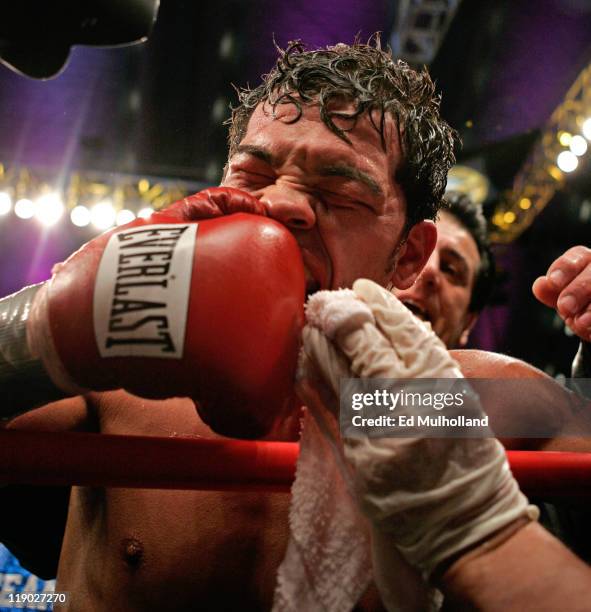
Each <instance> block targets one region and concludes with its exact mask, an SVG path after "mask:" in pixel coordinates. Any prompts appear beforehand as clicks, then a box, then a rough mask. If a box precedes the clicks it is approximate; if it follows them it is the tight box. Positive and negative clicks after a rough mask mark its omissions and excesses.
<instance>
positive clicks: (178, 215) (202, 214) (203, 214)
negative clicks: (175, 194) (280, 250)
mask: <svg viewBox="0 0 591 612" xmlns="http://www.w3.org/2000/svg"><path fill="white" fill-rule="evenodd" d="M237 212H244V213H251V214H253V215H262V216H263V217H266V216H267V209H266V208H265V206H264V205H263V204H262V202H261V201H260V200H257V198H255V197H254V196H252V195H250V194H249V193H246V192H245V191H240V189H234V188H233V187H210V188H209V189H204V190H203V191H200V192H199V193H195V194H193V195H191V196H187V197H186V198H183V199H182V200H178V201H177V202H174V203H172V204H171V205H170V206H168V208H165V209H164V210H163V211H162V212H161V213H154V214H153V215H152V217H151V218H152V219H154V218H157V217H158V216H159V215H160V214H164V215H166V216H167V217H168V218H169V219H177V220H178V221H181V222H185V221H202V220H203V219H214V218H216V217H223V216H224V215H231V214H233V213H237Z"/></svg>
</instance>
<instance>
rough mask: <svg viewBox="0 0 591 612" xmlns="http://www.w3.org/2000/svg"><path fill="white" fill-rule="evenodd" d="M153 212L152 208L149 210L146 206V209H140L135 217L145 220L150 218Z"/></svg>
mask: <svg viewBox="0 0 591 612" xmlns="http://www.w3.org/2000/svg"><path fill="white" fill-rule="evenodd" d="M153 212H154V209H153V208H150V207H149V206H147V207H146V208H142V209H141V210H140V211H139V212H138V214H137V216H138V217H139V218H140V219H147V218H148V217H150V216H151V215H152V213H153Z"/></svg>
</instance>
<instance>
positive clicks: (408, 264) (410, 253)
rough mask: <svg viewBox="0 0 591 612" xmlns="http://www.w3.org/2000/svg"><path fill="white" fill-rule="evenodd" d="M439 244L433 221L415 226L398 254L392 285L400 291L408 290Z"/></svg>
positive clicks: (422, 222) (395, 260)
mask: <svg viewBox="0 0 591 612" xmlns="http://www.w3.org/2000/svg"><path fill="white" fill-rule="evenodd" d="M436 243H437V228H436V227H435V223H433V221H421V222H420V223H417V224H415V225H413V226H412V227H411V228H410V231H409V232H408V236H407V238H406V241H405V242H404V243H403V245H402V247H401V248H400V249H399V250H398V252H397V253H396V256H395V259H394V269H393V271H392V284H393V285H394V287H396V288H398V289H408V288H409V287H410V286H411V285H412V284H413V283H414V282H415V280H416V279H417V277H418V276H419V274H420V273H421V270H422V269H423V268H424V267H425V264H426V263H427V261H428V259H429V257H431V253H432V252H433V249H434V248H435V244H436Z"/></svg>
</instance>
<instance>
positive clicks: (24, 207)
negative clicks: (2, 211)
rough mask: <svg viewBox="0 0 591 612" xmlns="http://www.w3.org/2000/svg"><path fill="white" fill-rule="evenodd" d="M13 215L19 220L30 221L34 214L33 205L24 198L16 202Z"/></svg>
mask: <svg viewBox="0 0 591 612" xmlns="http://www.w3.org/2000/svg"><path fill="white" fill-rule="evenodd" d="M14 214H15V215H16V216H17V217H19V219H30V218H31V217H32V216H33V215H34V214H35V204H33V202H31V200H27V199H26V198H23V199H21V200H18V202H17V203H16V204H15V205H14Z"/></svg>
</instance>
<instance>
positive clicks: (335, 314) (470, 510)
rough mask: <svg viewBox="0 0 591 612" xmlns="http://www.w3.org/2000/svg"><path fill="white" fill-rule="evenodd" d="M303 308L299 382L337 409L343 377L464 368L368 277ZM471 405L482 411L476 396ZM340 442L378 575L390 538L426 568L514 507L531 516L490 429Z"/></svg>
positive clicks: (511, 518) (511, 516) (426, 573)
mask: <svg viewBox="0 0 591 612" xmlns="http://www.w3.org/2000/svg"><path fill="white" fill-rule="evenodd" d="M306 310H307V319H308V325H307V326H306V328H305V329H304V332H303V338H304V358H303V368H302V372H303V374H302V382H301V388H303V389H304V393H305V389H306V387H307V388H308V389H311V388H313V389H315V390H316V393H317V395H316V397H321V398H322V401H323V402H324V403H327V402H328V403H330V404H331V407H332V409H333V410H335V411H336V410H338V401H337V396H338V392H339V379H340V378H343V377H346V378H355V377H358V378H391V379H400V378H457V377H461V373H460V371H459V368H458V365H457V364H456V362H454V360H453V359H452V358H451V356H450V355H449V353H448V351H447V349H446V348H445V346H444V345H443V343H442V342H441V341H440V340H439V338H438V337H437V336H436V335H435V334H434V333H433V332H432V331H431V329H430V326H428V325H425V324H423V323H422V322H420V321H419V320H418V319H416V318H415V317H414V316H413V315H412V313H411V312H410V311H409V310H408V309H407V308H406V307H404V306H403V305H402V304H401V303H400V302H399V301H398V300H397V298H395V297H394V296H393V295H392V294H391V293H389V292H388V291H386V290H385V289H383V288H382V287H380V286H378V285H376V284H375V283H373V282H371V281H368V280H359V281H357V282H356V283H355V284H354V285H353V290H352V291H351V290H340V291H322V292H319V293H316V294H314V295H313V296H312V297H311V298H310V300H309V301H308V304H307V308H306ZM319 379H320V380H321V381H323V382H324V383H325V385H326V386H325V387H324V388H322V386H323V385H322V383H320V384H319V382H318V381H319ZM471 409H472V413H473V414H480V415H483V413H482V411H481V408H480V407H479V405H478V404H476V405H473V406H472V407H471ZM397 413H398V414H399V415H400V414H401V412H400V411H398V409H397ZM408 413H409V414H410V410H409V411H408ZM344 444H345V455H346V457H347V459H348V461H349V462H350V463H351V465H352V466H353V468H354V471H355V478H356V485H357V490H358V499H359V501H360V503H361V507H362V509H363V511H364V512H365V514H366V515H367V516H368V517H369V519H370V520H371V522H372V524H373V526H374V538H375V540H376V541H375V542H374V552H376V551H378V554H379V556H380V557H381V558H380V559H379V560H378V561H379V563H380V565H381V567H380V568H378V573H380V574H382V580H381V582H383V581H384V579H385V581H386V582H387V575H388V559H387V557H388V550H392V549H393V548H394V547H396V549H398V551H400V553H401V554H402V555H403V557H404V558H405V559H406V560H407V561H408V562H409V563H410V565H411V566H413V567H414V568H416V569H418V570H419V571H420V572H421V574H422V575H423V577H425V578H429V577H430V575H431V574H432V572H433V570H435V569H436V568H438V567H439V566H440V565H441V564H443V563H445V562H446V561H449V560H451V559H453V558H454V557H455V556H456V555H458V554H459V553H461V552H462V551H465V550H467V549H469V548H470V547H472V546H473V545H476V544H478V543H479V542H481V541H484V540H486V539H488V538H490V537H491V536H493V534H495V533H496V532H498V531H499V530H502V529H503V528H505V527H508V526H509V525H511V524H513V523H515V521H517V520H518V519H520V518H521V517H525V518H527V519H535V518H537V515H538V511H537V508H535V507H534V506H531V505H529V504H528V501H527V499H526V498H525V496H524V495H523V494H522V493H521V491H520V490H519V487H518V485H517V483H516V481H515V479H514V478H513V476H512V474H511V472H510V470H509V466H508V463H507V460H506V456H505V452H504V450H503V447H502V446H501V444H500V443H499V442H498V441H497V440H496V439H494V438H428V437H416V438H395V437H391V438H368V437H365V438H361V439H357V438H356V439H347V440H345V441H344ZM383 586H384V587H386V588H387V584H386V585H383Z"/></svg>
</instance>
